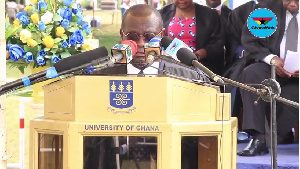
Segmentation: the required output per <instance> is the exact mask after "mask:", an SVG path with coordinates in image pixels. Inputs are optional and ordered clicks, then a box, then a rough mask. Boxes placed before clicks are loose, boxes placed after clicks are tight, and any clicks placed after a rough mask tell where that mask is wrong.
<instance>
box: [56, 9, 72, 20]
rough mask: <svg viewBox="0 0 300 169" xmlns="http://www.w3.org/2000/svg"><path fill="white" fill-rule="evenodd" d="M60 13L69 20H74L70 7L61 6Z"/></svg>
mask: <svg viewBox="0 0 300 169" xmlns="http://www.w3.org/2000/svg"><path fill="white" fill-rule="evenodd" d="M58 11H59V12H58V13H59V15H60V16H61V17H62V18H63V19H67V20H68V21H71V20H72V12H71V10H70V9H69V8H67V7H64V8H60V9H59V10H58Z"/></svg>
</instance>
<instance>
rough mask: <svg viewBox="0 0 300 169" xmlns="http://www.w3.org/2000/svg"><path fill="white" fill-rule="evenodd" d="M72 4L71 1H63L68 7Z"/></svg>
mask: <svg viewBox="0 0 300 169" xmlns="http://www.w3.org/2000/svg"><path fill="white" fill-rule="evenodd" d="M72 2H73V0H64V5H65V6H69V5H70V4H71V3H72Z"/></svg>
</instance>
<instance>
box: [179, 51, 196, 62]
mask: <svg viewBox="0 0 300 169" xmlns="http://www.w3.org/2000/svg"><path fill="white" fill-rule="evenodd" d="M177 58H178V59H179V60H180V62H182V63H184V64H186V65H188V66H193V63H192V61H193V60H197V56H196V55H195V54H194V53H193V52H191V51H190V50H188V49H187V48H180V49H179V50H178V51H177Z"/></svg>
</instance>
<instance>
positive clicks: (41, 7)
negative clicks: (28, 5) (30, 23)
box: [38, 0, 47, 11]
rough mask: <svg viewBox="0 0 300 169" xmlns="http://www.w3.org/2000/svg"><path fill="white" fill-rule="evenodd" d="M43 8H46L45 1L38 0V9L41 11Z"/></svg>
mask: <svg viewBox="0 0 300 169" xmlns="http://www.w3.org/2000/svg"><path fill="white" fill-rule="evenodd" d="M43 8H44V10H46V9H47V2H45V1H44V0H40V1H39V2H38V9H39V11H41V10H42V9H43Z"/></svg>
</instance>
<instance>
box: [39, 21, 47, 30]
mask: <svg viewBox="0 0 300 169" xmlns="http://www.w3.org/2000/svg"><path fill="white" fill-rule="evenodd" d="M38 25H39V30H41V31H44V30H45V29H46V25H45V23H44V22H43V21H39V22H38Z"/></svg>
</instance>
